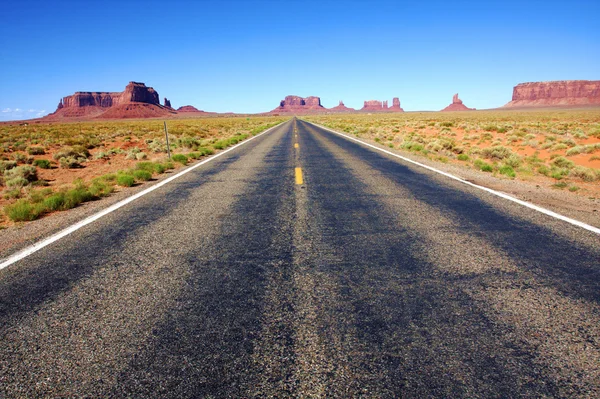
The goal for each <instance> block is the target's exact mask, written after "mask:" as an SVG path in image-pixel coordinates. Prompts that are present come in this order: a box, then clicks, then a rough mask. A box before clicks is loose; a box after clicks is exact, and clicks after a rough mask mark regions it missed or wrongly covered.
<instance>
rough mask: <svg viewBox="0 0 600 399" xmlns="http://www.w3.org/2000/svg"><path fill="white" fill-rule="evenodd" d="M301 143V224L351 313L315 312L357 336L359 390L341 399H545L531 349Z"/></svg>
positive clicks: (323, 155) (364, 193) (327, 157)
mask: <svg viewBox="0 0 600 399" xmlns="http://www.w3.org/2000/svg"><path fill="white" fill-rule="evenodd" d="M309 130H310V129H309ZM313 133H314V132H313ZM315 136H316V135H315ZM303 137H304V138H305V142H304V143H302V146H303V148H305V152H306V151H311V150H312V153H310V154H308V155H307V156H306V159H305V161H304V167H305V170H306V173H307V179H308V178H309V177H310V187H311V188H312V190H309V209H310V210H311V213H312V216H311V217H310V218H309V220H313V223H314V224H315V225H316V226H317V227H318V228H319V229H320V230H321V232H322V236H323V239H324V242H325V244H326V245H328V246H329V247H330V248H334V249H335V252H334V255H335V257H337V258H339V259H341V260H340V261H338V262H325V263H323V264H320V265H318V268H317V269H318V270H319V271H320V272H322V273H324V274H326V275H327V276H328V278H329V279H331V280H333V281H335V282H336V285H337V286H338V287H339V288H338V289H337V293H336V295H338V296H339V298H340V303H341V304H350V305H351V309H349V310H348V309H347V308H345V307H344V305H342V306H339V307H338V308H336V307H333V308H329V309H321V315H322V316H321V317H322V318H326V317H327V316H329V317H333V318H334V319H335V320H336V321H337V323H339V324H338V326H335V327H334V326H330V330H334V329H337V333H338V334H339V335H342V336H343V335H344V334H345V333H346V334H348V333H349V334H350V335H354V334H356V335H354V336H353V337H352V338H353V339H354V340H355V342H356V344H355V345H352V349H353V351H352V352H349V353H350V354H351V355H352V357H353V362H352V363H353V365H355V367H356V365H360V366H359V367H360V368H361V376H359V377H358V378H357V380H355V381H359V382H360V384H359V386H360V387H361V388H362V389H363V391H359V390H358V386H357V387H356V390H355V391H353V392H352V395H348V396H359V395H362V396H365V397H397V396H409V397H414V396H419V397H421V396H470V397H489V396H517V395H521V396H522V395H525V396H527V395H531V396H537V395H548V394H549V395H553V394H554V393H555V392H556V387H554V386H553V384H552V381H551V380H550V379H549V378H548V377H547V376H545V375H544V374H543V372H542V371H541V370H539V368H537V367H536V366H537V365H536V364H535V363H534V362H533V355H532V353H531V351H530V348H527V346H526V345H522V343H521V342H519V341H518V340H513V339H511V337H510V335H509V334H507V333H510V331H507V330H506V329H505V327H504V326H503V325H498V324H497V323H495V322H494V321H493V320H490V319H488V317H487V316H486V315H485V314H484V313H483V312H482V310H481V309H479V308H478V306H477V304H476V303H475V302H474V301H473V300H472V299H471V298H470V297H469V296H468V295H467V294H466V293H465V292H462V290H460V289H459V288H456V287H453V286H451V285H448V282H447V281H445V279H444V276H443V275H440V274H439V273H437V272H436V270H435V269H436V268H435V265H433V264H431V263H429V262H427V261H426V260H424V259H422V258H421V257H420V256H419V254H420V253H422V252H424V251H425V252H426V251H428V248H427V247H425V246H423V245H422V243H421V242H420V241H421V237H420V236H419V234H418V233H416V232H414V231H412V230H410V229H409V228H408V226H404V225H402V220H397V219H396V217H395V215H393V214H390V213H389V212H388V211H387V210H386V209H385V208H384V207H383V206H381V205H379V204H378V202H377V201H375V198H373V195H369V194H368V190H367V187H365V186H364V185H363V184H361V183H360V182H359V181H357V180H356V177H355V176H353V175H352V174H351V173H350V172H349V171H348V170H347V169H346V168H345V167H344V165H343V164H340V163H339V162H338V161H336V160H335V159H334V158H333V157H332V155H331V154H330V153H329V152H328V151H327V150H326V149H325V148H323V147H322V145H321V144H320V143H319V142H318V141H316V140H315V138H314V137H313V136H310V135H303ZM311 160H316V161H314V162H313V163H312V164H311ZM348 193H352V194H351V195H348ZM340 308H341V309H340ZM336 312H339V313H337V314H336ZM326 315H327V316H326ZM353 330H354V331H356V332H355V333H354V332H352V331H353ZM340 349H341V348H340ZM347 353H348V352H347ZM338 356H339V355H338Z"/></svg>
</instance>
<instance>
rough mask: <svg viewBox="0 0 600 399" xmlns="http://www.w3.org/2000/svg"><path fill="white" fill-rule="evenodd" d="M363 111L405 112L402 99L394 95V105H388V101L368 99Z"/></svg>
mask: <svg viewBox="0 0 600 399" xmlns="http://www.w3.org/2000/svg"><path fill="white" fill-rule="evenodd" d="M361 111H364V112H404V110H403V109H402V108H401V107H400V99H399V98H398V97H394V98H393V100H392V106H391V107H388V102H387V100H386V101H378V100H368V101H365V102H364V105H363V107H362V108H361Z"/></svg>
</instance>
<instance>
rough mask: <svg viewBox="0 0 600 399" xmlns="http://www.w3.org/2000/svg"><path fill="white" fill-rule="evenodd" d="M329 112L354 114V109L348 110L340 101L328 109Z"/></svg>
mask: <svg viewBox="0 0 600 399" xmlns="http://www.w3.org/2000/svg"><path fill="white" fill-rule="evenodd" d="M329 111H330V112H356V110H355V109H354V108H348V107H346V106H345V105H344V102H343V101H340V103H339V104H338V105H336V106H335V107H333V108H330V109H329Z"/></svg>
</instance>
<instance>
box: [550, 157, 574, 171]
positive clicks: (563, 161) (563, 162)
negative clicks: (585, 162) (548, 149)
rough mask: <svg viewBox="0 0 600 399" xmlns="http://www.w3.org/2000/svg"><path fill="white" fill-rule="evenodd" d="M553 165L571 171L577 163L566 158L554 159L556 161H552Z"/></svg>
mask: <svg viewBox="0 0 600 399" xmlns="http://www.w3.org/2000/svg"><path fill="white" fill-rule="evenodd" d="M552 164H553V165H555V166H558V167H559V168H567V169H571V168H573V167H574V166H575V163H574V162H573V161H570V160H568V159H567V158H564V157H556V158H554V160H553V161H552Z"/></svg>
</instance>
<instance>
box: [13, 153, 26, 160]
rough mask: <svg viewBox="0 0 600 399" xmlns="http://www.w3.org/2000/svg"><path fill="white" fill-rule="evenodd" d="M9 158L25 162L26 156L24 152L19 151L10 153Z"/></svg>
mask: <svg viewBox="0 0 600 399" xmlns="http://www.w3.org/2000/svg"><path fill="white" fill-rule="evenodd" d="M11 158H12V159H13V160H14V161H15V162H25V161H27V157H26V156H25V154H21V153H20V152H17V153H14V154H12V155H11Z"/></svg>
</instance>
